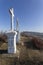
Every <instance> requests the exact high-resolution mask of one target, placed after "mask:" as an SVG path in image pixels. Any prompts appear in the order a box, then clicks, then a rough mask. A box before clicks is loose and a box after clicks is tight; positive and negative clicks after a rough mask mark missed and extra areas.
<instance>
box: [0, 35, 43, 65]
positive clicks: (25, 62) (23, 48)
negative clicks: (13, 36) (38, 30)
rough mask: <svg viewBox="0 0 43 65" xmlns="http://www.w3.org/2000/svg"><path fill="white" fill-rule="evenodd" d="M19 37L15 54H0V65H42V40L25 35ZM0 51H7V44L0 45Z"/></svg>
mask: <svg viewBox="0 0 43 65" xmlns="http://www.w3.org/2000/svg"><path fill="white" fill-rule="evenodd" d="M1 37H2V36H1ZM20 37H21V38H20V42H19V43H17V53H16V54H8V53H7V52H5V53H4V51H3V53H2V54H1V53H0V65H43V40H42V39H41V38H39V37H38V36H32V35H28V36H27V35H25V34H23V35H21V36H20ZM2 38H3V37H2ZM2 38H1V40H2ZM1 42H2V41H1ZM0 50H5V51H6V50H7V42H5V41H3V42H2V43H0Z"/></svg>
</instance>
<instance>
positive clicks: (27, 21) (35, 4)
mask: <svg viewBox="0 0 43 65" xmlns="http://www.w3.org/2000/svg"><path fill="white" fill-rule="evenodd" d="M11 7H13V8H14V14H15V18H14V28H15V27H16V18H18V21H19V30H20V31H34V32H43V0H0V31H1V30H3V31H4V30H9V29H10V21H11V20H10V14H9V9H10V8H11Z"/></svg>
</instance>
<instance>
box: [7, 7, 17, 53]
mask: <svg viewBox="0 0 43 65" xmlns="http://www.w3.org/2000/svg"><path fill="white" fill-rule="evenodd" d="M9 12H10V16H11V30H9V31H7V36H8V53H16V35H17V31H14V10H13V8H11V9H10V10H9Z"/></svg>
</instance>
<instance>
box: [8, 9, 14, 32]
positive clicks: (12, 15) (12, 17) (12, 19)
mask: <svg viewBox="0 0 43 65" xmlns="http://www.w3.org/2000/svg"><path fill="white" fill-rule="evenodd" d="M9 12H10V15H11V31H13V30H14V9H13V8H11V9H10V10H9Z"/></svg>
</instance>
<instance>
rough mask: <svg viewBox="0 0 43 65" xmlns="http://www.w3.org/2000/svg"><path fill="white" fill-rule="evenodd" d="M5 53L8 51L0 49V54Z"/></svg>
mask: <svg viewBox="0 0 43 65" xmlns="http://www.w3.org/2000/svg"><path fill="white" fill-rule="evenodd" d="M6 53H8V51H7V50H0V54H6Z"/></svg>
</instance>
